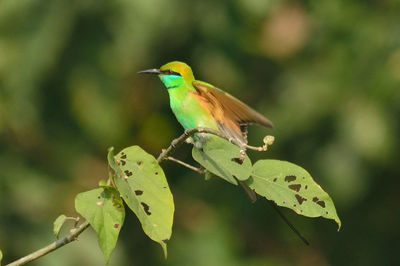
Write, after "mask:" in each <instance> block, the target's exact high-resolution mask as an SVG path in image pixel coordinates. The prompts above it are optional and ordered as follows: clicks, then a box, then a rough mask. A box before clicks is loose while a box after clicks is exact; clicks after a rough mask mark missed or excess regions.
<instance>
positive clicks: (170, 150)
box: [157, 127, 229, 163]
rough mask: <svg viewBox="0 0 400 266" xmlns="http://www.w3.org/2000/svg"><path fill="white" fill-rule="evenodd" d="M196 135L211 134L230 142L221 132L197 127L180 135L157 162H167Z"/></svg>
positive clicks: (161, 154)
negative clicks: (184, 143) (181, 146)
mask: <svg viewBox="0 0 400 266" xmlns="http://www.w3.org/2000/svg"><path fill="white" fill-rule="evenodd" d="M196 133H210V134H213V135H216V136H219V137H221V138H224V139H226V140H229V139H227V138H226V136H225V135H224V134H222V133H221V132H219V131H218V130H215V129H212V128H206V127H196V128H192V129H187V130H185V133H183V134H182V135H180V136H179V137H178V138H176V139H174V140H173V141H172V142H171V145H169V147H168V148H166V149H165V150H163V151H162V152H161V153H160V155H159V156H158V158H157V162H158V163H160V162H161V161H163V160H166V159H167V157H168V156H169V155H171V154H172V153H173V152H174V151H175V149H176V148H177V147H179V146H180V145H182V143H183V142H185V140H186V139H187V138H190V137H191V136H193V135H194V134H196Z"/></svg>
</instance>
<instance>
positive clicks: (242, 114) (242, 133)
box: [192, 81, 273, 143]
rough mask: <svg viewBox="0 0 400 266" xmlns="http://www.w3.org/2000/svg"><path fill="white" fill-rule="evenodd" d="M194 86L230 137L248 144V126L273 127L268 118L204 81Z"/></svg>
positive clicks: (195, 83) (222, 130)
mask: <svg viewBox="0 0 400 266" xmlns="http://www.w3.org/2000/svg"><path fill="white" fill-rule="evenodd" d="M192 84H193V86H194V87H195V88H196V90H197V92H198V96H199V97H200V98H201V101H202V102H204V103H207V105H208V106H209V109H210V112H211V114H212V115H213V117H214V118H215V120H216V121H217V124H218V127H219V129H220V130H221V132H223V133H224V134H225V135H227V136H228V137H231V138H234V139H235V140H237V141H239V142H241V143H247V124H259V125H262V126H265V127H269V128H272V127H273V125H272V123H271V121H269V120H268V119H267V118H266V117H264V116H263V115H262V114H260V113H258V112H257V111H255V110H254V109H252V108H251V107H249V106H248V105H246V104H245V103H243V102H241V101H239V100H238V99H236V98H235V97H233V96H232V95H230V94H228V93H226V92H224V91H222V90H219V89H217V88H215V87H214V86H212V85H210V84H207V83H205V82H202V81H193V83H192Z"/></svg>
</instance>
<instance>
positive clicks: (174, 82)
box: [139, 61, 272, 202]
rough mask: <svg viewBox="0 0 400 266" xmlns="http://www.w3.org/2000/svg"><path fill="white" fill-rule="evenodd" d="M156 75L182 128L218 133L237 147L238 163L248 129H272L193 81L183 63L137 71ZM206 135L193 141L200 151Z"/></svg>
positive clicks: (255, 115)
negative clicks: (216, 131)
mask: <svg viewBox="0 0 400 266" xmlns="http://www.w3.org/2000/svg"><path fill="white" fill-rule="evenodd" d="M139 73H141V74H156V75H158V76H159V77H160V79H161V81H162V82H163V83H164V85H165V87H166V88H167V89H168V93H169V99H170V106H171V109H172V112H174V114H175V116H176V119H178V121H179V123H180V124H181V125H182V126H183V128H184V129H185V130H186V129H191V128H196V127H207V128H212V129H215V130H219V131H220V132H221V133H222V134H223V135H225V136H226V138H227V139H229V140H230V141H231V142H233V143H235V144H236V145H238V146H239V147H240V158H237V159H238V163H242V162H243V160H244V159H245V150H246V147H245V146H246V144H247V125H248V124H259V125H262V126H265V127H270V128H272V123H271V121H269V120H268V118H266V117H264V116H263V115H261V114H260V113H258V112H257V111H255V110H253V109H252V108H251V107H249V106H247V105H246V104H244V103H243V102H241V101H239V100H238V99H236V98H235V97H233V96H231V95H230V94H228V93H226V92H223V91H222V90H220V89H218V88H216V87H214V86H213V85H211V84H208V83H206V82H203V81H199V80H195V79H194V76H193V72H192V69H191V68H190V67H189V66H188V65H187V64H185V63H183V62H178V61H174V62H170V63H167V64H165V65H163V66H162V67H160V69H148V70H143V71H140V72H139ZM208 138H209V135H207V134H202V133H197V134H195V135H194V137H193V139H192V141H193V142H194V143H193V144H195V146H196V147H197V148H201V146H202V144H203V143H204V141H207V139H208ZM239 184H241V186H242V187H243V189H244V190H245V191H246V193H247V195H248V196H249V198H250V199H251V200H252V201H253V202H254V201H255V200H256V199H257V196H256V193H255V192H254V191H253V190H251V189H250V188H249V187H248V186H247V185H246V183H244V182H242V181H239Z"/></svg>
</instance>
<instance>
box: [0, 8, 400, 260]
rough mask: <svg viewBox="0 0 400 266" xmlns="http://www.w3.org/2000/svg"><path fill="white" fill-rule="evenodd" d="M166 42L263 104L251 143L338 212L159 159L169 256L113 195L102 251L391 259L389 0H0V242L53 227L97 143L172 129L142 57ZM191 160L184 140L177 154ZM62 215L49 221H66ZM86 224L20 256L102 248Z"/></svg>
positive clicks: (30, 243) (394, 136) (394, 186)
mask: <svg viewBox="0 0 400 266" xmlns="http://www.w3.org/2000/svg"><path fill="white" fill-rule="evenodd" d="M172 60H181V61H185V62H187V63H188V64H190V65H191V66H192V68H193V70H194V73H195V76H196V77H197V78H198V79H200V80H205V81H207V82H210V83H212V84H214V85H216V86H218V87H220V88H222V89H224V90H226V91H228V92H229V93H231V94H233V95H235V96H237V97H238V98H240V99H242V100H243V101H245V102H246V103H248V104H250V105H251V106H253V107H254V108H255V109H257V110H259V111H260V112H261V113H263V114H265V115H266V116H267V117H268V118H270V119H271V120H272V121H273V122H274V124H275V129H274V130H273V131H270V130H266V129H264V128H261V127H256V126H254V127H251V128H250V143H252V144H259V143H261V138H262V137H263V136H264V135H267V134H273V135H274V136H275V137H276V141H275V144H274V145H273V146H272V148H271V149H270V151H268V152H267V153H251V154H250V156H251V157H252V158H253V161H255V160H256V159H259V158H277V159H283V160H288V161H291V162H294V163H296V164H299V165H301V166H303V167H304V168H306V169H307V170H308V171H309V172H310V173H311V174H312V176H313V177H314V179H315V180H316V181H317V182H318V183H319V184H321V186H322V187H323V188H324V189H325V190H326V191H327V192H328V193H329V194H330V196H331V197H332V198H333V200H334V202H335V204H336V208H337V211H338V214H339V216H340V217H341V219H342V223H343V227H342V230H341V231H340V232H337V231H336V229H337V227H336V225H335V223H334V222H333V221H328V220H325V219H322V218H316V219H310V218H306V217H302V216H298V215H296V214H295V213H294V212H292V211H290V210H283V211H284V213H285V214H286V215H287V216H288V217H289V219H290V220H291V221H292V222H293V223H294V224H295V225H296V226H297V227H298V229H299V230H300V231H301V232H302V233H303V234H304V235H305V236H306V237H307V238H308V239H309V241H310V242H311V246H310V247H308V246H305V245H304V244H303V243H302V242H301V241H300V240H299V239H298V238H297V237H296V235H294V234H293V233H292V232H291V231H290V229H289V228H288V227H287V226H286V225H285V224H284V223H283V222H282V221H281V220H280V218H279V217H278V215H277V214H276V213H275V212H274V211H273V210H272V209H271V208H270V207H269V205H268V204H267V203H266V202H265V200H263V199H260V200H259V201H258V202H257V203H255V204H251V203H250V202H249V200H248V199H247V197H246V195H245V193H243V191H241V189H240V188H239V187H235V186H232V185H230V184H228V183H226V182H224V181H222V180H217V179H215V180H211V181H208V182H205V181H204V180H203V179H202V177H200V176H198V175H197V174H194V173H192V172H190V171H189V170H187V169H184V168H182V167H180V166H179V165H175V164H172V163H168V162H167V163H163V168H164V170H165V172H166V175H167V178H168V181H169V182H170V186H171V190H172V192H173V194H174V200H175V205H176V213H175V222H174V228H173V236H172V239H171V240H170V241H169V243H168V245H169V258H168V260H164V258H163V254H162V250H161V248H160V247H159V245H158V244H157V243H155V242H152V241H151V240H150V239H148V238H147V237H146V236H145V235H144V233H143V232H142V230H141V228H140V225H139V222H138V221H137V219H136V217H135V216H134V215H133V214H132V213H130V212H129V214H127V217H126V222H125V225H124V227H123V228H122V231H121V237H120V240H119V242H118V245H117V248H116V250H115V252H114V253H113V255H112V256H111V261H110V264H109V265H182V266H183V265H194V266H197V265H198V266H203V265H218V266H224V265H229V266H231V265H233V266H240V265H255V266H256V265H260V266H261V265H393V264H395V263H396V261H397V262H398V254H397V252H398V250H399V248H400V229H399V224H400V213H399V211H398V204H399V203H400V200H399V188H400V180H399V175H400V167H399V163H400V156H399V155H400V151H399V147H400V145H399V136H400V134H399V132H400V5H399V2H398V1H397V0H375V1H374V0H368V1H365V0H364V1H361V0H359V1H345V0H331V1H277V0H234V1H228V0H225V1H211V0H204V1H188V0H186V1H185V0H170V1H163V0H147V1H138V0H115V1H94V0H85V1H79V0H70V1H65V0H18V1H16V0H1V1H0V249H1V250H2V251H3V253H4V259H3V262H11V261H12V260H14V259H17V258H19V257H21V256H23V255H26V254H27V253H29V252H31V251H33V250H36V249H38V248H40V247H42V246H44V245H46V244H48V243H50V242H51V241H53V240H54V236H53V235H52V223H53V221H54V219H55V218H56V217H57V216H58V215H59V214H61V213H65V214H67V215H71V216H72V215H76V213H75V211H74V197H75V195H76V194H77V193H79V192H82V191H85V190H88V189H91V188H94V187H95V186H96V185H97V182H98V181H99V180H100V179H101V178H105V177H106V176H107V166H106V149H107V148H108V147H110V146H115V147H116V150H120V149H122V148H124V147H126V146H130V145H140V146H142V147H143V148H145V149H146V150H147V151H149V152H151V153H152V154H155V155H157V154H158V153H159V152H160V151H161V148H164V147H166V146H167V145H168V144H169V143H170V141H171V140H172V138H173V137H175V136H177V135H179V134H180V133H181V132H182V128H181V127H180V125H179V124H178V123H177V122H176V121H175V118H174V116H173V114H172V112H171V111H170V109H169V100H168V93H167V91H166V89H165V88H164V87H163V86H162V84H161V82H160V81H159V80H158V79H157V78H156V77H149V76H140V75H137V74H136V72H137V71H139V70H142V69H148V68H153V67H159V66H161V65H162V64H164V63H166V62H168V61H172ZM176 157H179V158H181V159H185V160H187V161H191V158H190V157H191V156H190V146H188V145H186V146H185V147H183V148H182V149H181V150H180V151H179V152H178V153H177V155H176ZM64 233H65V230H64ZM104 264H105V262H104V259H103V256H102V254H101V252H100V249H99V247H98V244H97V240H96V236H95V233H94V231H93V230H92V229H89V230H87V231H86V232H84V233H83V234H82V235H81V236H80V238H79V241H78V242H74V243H72V244H69V245H68V246H65V247H63V248H62V249H60V250H58V251H56V252H54V253H52V254H50V255H48V256H46V257H44V258H41V259H40V260H38V261H37V262H34V263H32V264H31V265H61V266H63V265H104Z"/></svg>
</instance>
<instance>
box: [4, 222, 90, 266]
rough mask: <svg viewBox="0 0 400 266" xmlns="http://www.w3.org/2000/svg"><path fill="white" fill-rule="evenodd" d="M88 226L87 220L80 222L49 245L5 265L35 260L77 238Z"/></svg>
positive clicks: (21, 263)
mask: <svg viewBox="0 0 400 266" xmlns="http://www.w3.org/2000/svg"><path fill="white" fill-rule="evenodd" d="M88 227H89V222H88V221H85V222H83V223H82V224H80V225H79V226H78V227H76V228H73V229H71V230H70V231H69V233H68V234H66V235H65V236H64V237H62V238H60V239H59V240H57V241H55V242H53V243H51V244H50V245H48V246H46V247H44V248H41V249H39V250H37V251H35V252H32V253H31V254H29V255H26V256H25V257H22V258H20V259H18V260H16V261H14V262H11V263H10V264H7V265H6V266H17V265H24V264H26V263H28V262H31V261H33V260H36V259H38V258H40V257H42V256H44V255H46V254H48V253H50V252H52V251H54V250H56V249H58V248H60V247H62V246H64V245H66V244H68V243H70V242H72V241H74V240H77V239H78V236H79V235H80V234H81V233H82V232H83V231H85V229H86V228H88Z"/></svg>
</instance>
